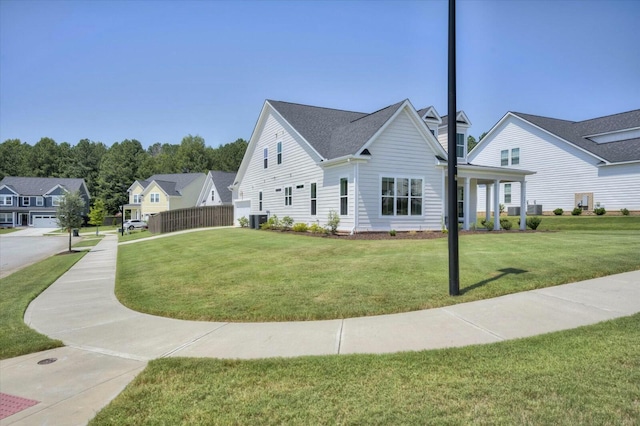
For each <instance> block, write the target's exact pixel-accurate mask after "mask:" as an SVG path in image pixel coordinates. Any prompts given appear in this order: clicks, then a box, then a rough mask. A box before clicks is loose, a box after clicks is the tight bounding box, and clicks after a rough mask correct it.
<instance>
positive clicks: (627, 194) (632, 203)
mask: <svg viewBox="0 0 640 426" xmlns="http://www.w3.org/2000/svg"><path fill="white" fill-rule="evenodd" d="M469 161H470V162H473V163H474V164H479V165H486V166H492V167H499V166H501V167H509V168H513V169H526V170H532V171H535V172H536V173H535V175H533V176H531V177H530V178H529V179H527V187H526V191H527V195H526V200H527V204H528V205H529V206H530V207H531V206H534V205H535V206H536V207H537V208H538V210H542V211H544V212H551V211H553V210H554V209H556V208H562V209H563V210H564V211H565V212H570V211H571V210H573V209H574V208H575V207H579V208H581V209H583V210H586V211H592V210H593V209H594V208H595V207H598V206H600V207H604V208H605V209H606V210H608V211H619V210H620V209H623V208H626V209H628V210H631V211H640V110H634V111H629V112H623V113H620V114H614V115H609V116H605V117H598V118H593V119H590V120H584V121H570V120H561V119H556V118H549V117H541V116H537V115H531V114H523V113H519V112H508V113H507V114H505V115H504V117H502V119H500V121H498V123H497V124H496V125H495V126H493V128H491V130H490V131H489V132H488V133H487V135H486V136H485V137H484V138H483V139H482V140H481V141H480V143H478V145H477V146H476V147H475V148H474V149H473V150H472V151H471V152H470V153H469ZM498 194H499V195H498V200H497V201H498V202H499V203H502V204H504V205H505V207H507V208H509V207H513V206H515V205H518V204H519V200H520V197H521V194H520V188H519V187H518V186H514V187H512V186H511V185H510V183H508V182H507V183H502V184H501V187H500V189H499V192H498ZM478 195H479V198H478V201H477V202H478V205H482V204H483V203H485V202H487V200H485V198H484V197H485V192H484V191H480V192H479V194H478ZM488 202H489V203H491V202H493V200H490V201H488Z"/></svg>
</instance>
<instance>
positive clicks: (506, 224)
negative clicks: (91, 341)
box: [500, 217, 513, 231]
mask: <svg viewBox="0 0 640 426" xmlns="http://www.w3.org/2000/svg"><path fill="white" fill-rule="evenodd" d="M512 226H513V224H512V223H511V221H510V220H509V219H507V218H506V217H504V218H502V219H500V227H501V228H502V229H504V230H505V231H508V230H510V229H511V227H512Z"/></svg>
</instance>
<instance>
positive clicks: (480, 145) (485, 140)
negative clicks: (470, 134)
mask: <svg viewBox="0 0 640 426" xmlns="http://www.w3.org/2000/svg"><path fill="white" fill-rule="evenodd" d="M508 117H517V116H516V115H514V114H513V113H512V112H511V111H509V112H507V113H506V114H505V115H503V116H502V118H501V119H500V120H498V122H497V123H496V124H494V125H493V127H492V128H491V129H489V131H488V132H487V134H486V135H484V137H483V138H482V139H481V140H479V141H478V144H477V145H476V146H474V147H473V149H472V150H471V151H470V152H469V153H468V154H467V161H473V159H474V158H475V157H476V155H477V153H478V152H480V151H482V148H484V146H485V145H486V144H487V143H488V141H489V140H490V139H491V137H492V136H493V134H494V133H495V132H496V131H497V130H496V129H497V128H498V127H500V125H502V123H504V122H505V121H506V120H507V118H508ZM518 118H520V117H518Z"/></svg>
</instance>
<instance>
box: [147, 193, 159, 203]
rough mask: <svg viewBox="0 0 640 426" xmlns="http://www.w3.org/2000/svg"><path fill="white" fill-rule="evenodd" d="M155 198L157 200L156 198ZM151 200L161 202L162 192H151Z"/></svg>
mask: <svg viewBox="0 0 640 426" xmlns="http://www.w3.org/2000/svg"><path fill="white" fill-rule="evenodd" d="M154 198H155V200H154ZM149 202H150V203H154V204H155V203H159V202H160V193H159V192H152V193H151V194H149Z"/></svg>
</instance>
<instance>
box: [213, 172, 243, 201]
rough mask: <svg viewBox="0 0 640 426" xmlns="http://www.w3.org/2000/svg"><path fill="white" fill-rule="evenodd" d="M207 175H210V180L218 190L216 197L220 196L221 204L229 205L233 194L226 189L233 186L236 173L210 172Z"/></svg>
mask: <svg viewBox="0 0 640 426" xmlns="http://www.w3.org/2000/svg"><path fill="white" fill-rule="evenodd" d="M209 174H210V175H211V178H212V179H213V182H214V183H215V185H216V188H217V189H218V195H219V196H220V199H221V200H222V202H223V203H225V204H227V203H231V202H232V200H231V196H232V195H233V194H232V193H231V191H229V189H228V188H229V187H230V186H231V185H233V182H234V181H235V179H236V173H235V172H220V171H217V170H211V171H210V172H209Z"/></svg>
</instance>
